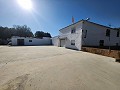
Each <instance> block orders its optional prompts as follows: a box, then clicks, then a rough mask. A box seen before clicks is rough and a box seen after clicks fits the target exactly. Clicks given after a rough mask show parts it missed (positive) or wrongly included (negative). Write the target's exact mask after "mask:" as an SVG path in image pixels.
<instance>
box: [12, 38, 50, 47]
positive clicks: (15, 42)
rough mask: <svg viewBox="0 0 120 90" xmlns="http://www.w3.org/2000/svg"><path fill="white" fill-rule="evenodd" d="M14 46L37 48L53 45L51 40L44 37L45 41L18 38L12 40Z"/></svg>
mask: <svg viewBox="0 0 120 90" xmlns="http://www.w3.org/2000/svg"><path fill="white" fill-rule="evenodd" d="M11 42H12V45H13V46H24V45H25V46H36V45H51V38H48V37H43V39H39V38H32V37H17V36H14V37H12V38H11Z"/></svg>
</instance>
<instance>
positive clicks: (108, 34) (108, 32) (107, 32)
mask: <svg viewBox="0 0 120 90" xmlns="http://www.w3.org/2000/svg"><path fill="white" fill-rule="evenodd" d="M106 36H108V37H110V30H109V29H107V30H106Z"/></svg>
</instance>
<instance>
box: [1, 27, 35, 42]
mask: <svg viewBox="0 0 120 90" xmlns="http://www.w3.org/2000/svg"><path fill="white" fill-rule="evenodd" d="M12 36H19V37H33V33H32V32H31V29H30V28H29V27H27V26H26V25H23V26H19V25H14V26H13V28H8V27H2V26H0V39H4V40H6V39H10V38H11V37H12Z"/></svg>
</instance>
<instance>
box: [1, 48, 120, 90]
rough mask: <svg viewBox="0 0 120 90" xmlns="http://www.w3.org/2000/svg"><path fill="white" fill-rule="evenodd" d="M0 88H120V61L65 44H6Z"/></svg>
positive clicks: (118, 89)
mask: <svg viewBox="0 0 120 90" xmlns="http://www.w3.org/2000/svg"><path fill="white" fill-rule="evenodd" d="M0 90H120V64H119V63H117V62H115V60H114V59H113V58H109V57H105V56H100V55H95V54H91V53H86V52H81V51H75V50H70V49H65V48H61V47H54V46H23V47H7V46H5V47H3V46H2V47H0Z"/></svg>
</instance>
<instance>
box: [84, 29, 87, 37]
mask: <svg viewBox="0 0 120 90" xmlns="http://www.w3.org/2000/svg"><path fill="white" fill-rule="evenodd" d="M86 37H87V30H85V36H84V38H86Z"/></svg>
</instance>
